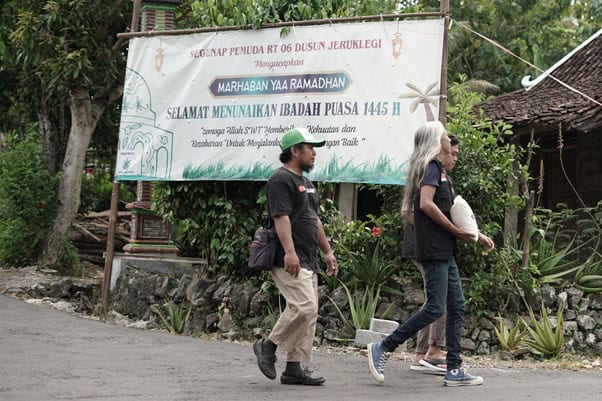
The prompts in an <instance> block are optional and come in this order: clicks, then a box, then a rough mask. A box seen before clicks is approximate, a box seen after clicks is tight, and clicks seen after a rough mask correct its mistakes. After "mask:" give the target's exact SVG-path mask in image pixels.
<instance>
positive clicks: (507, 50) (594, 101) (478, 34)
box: [455, 21, 602, 106]
mask: <svg viewBox="0 0 602 401" xmlns="http://www.w3.org/2000/svg"><path fill="white" fill-rule="evenodd" d="M455 22H456V23H457V24H458V25H460V26H461V27H462V28H464V29H466V30H467V31H470V32H472V33H474V34H475V35H477V36H478V37H480V38H482V39H485V40H486V41H487V42H489V43H491V44H492V45H494V46H495V47H497V48H499V49H500V50H502V51H503V52H505V53H508V54H509V55H511V56H512V57H514V58H517V59H518V60H520V61H522V62H523V63H525V64H527V65H528V66H530V67H532V68H534V69H536V70H537V71H539V72H540V73H542V74H545V71H544V70H542V69H541V68H539V67H538V66H536V65H534V64H532V63H530V62H528V61H527V60H525V59H524V58H522V57H520V56H518V55H516V54H514V53H513V52H512V51H511V50H509V49H507V48H505V47H504V46H502V45H501V44H499V43H498V42H496V41H495V40H493V39H489V38H488V37H487V36H485V35H483V34H480V33H478V32H477V31H475V30H473V29H471V28H470V27H469V26H467V25H466V24H464V23H462V22H458V21H455ZM547 76H548V77H550V78H552V79H553V80H554V81H556V82H558V83H559V84H560V85H562V86H564V87H565V88H567V89H569V90H571V91H573V92H575V93H577V94H578V95H580V96H583V97H584V98H586V99H587V100H589V101H591V102H593V103H595V104H597V105H598V106H602V103H600V102H598V101H597V100H596V99H594V98H592V97H591V96H588V95H586V94H585V93H583V92H581V91H580V90H579V89H576V88H573V87H572V86H570V85H569V84H566V83H564V82H562V81H561V80H560V79H558V78H556V77H555V76H553V75H552V74H547Z"/></svg>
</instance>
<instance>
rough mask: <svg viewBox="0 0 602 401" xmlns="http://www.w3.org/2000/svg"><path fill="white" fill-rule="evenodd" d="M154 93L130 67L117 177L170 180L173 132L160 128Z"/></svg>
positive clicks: (121, 124)
mask: <svg viewBox="0 0 602 401" xmlns="http://www.w3.org/2000/svg"><path fill="white" fill-rule="evenodd" d="M155 124H156V114H155V112H154V111H153V109H152V103H151V92H150V89H149V87H148V85H147V83H146V81H145V80H144V78H143V77H142V76H141V75H140V74H139V73H137V72H136V71H134V70H133V69H131V68H127V72H126V79H125V88H124V90H123V104H122V110H121V123H120V126H119V146H118V160H117V176H119V177H120V178H127V177H128V176H129V177H132V178H144V179H148V178H158V179H168V178H169V177H170V174H171V165H172V161H173V160H172V159H173V132H170V131H166V130H164V129H162V128H159V127H157V126H156V125H155Z"/></svg>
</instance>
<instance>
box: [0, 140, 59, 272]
mask: <svg viewBox="0 0 602 401" xmlns="http://www.w3.org/2000/svg"><path fill="white" fill-rule="evenodd" d="M57 182H58V181H57V178H56V177H51V176H50V175H49V174H48V171H47V169H46V165H45V163H44V162H43V160H42V157H41V148H40V146H39V144H38V143H36V142H33V141H24V142H16V143H11V142H9V144H8V146H7V147H6V148H5V149H4V150H3V151H2V152H0V216H2V219H1V220H0V264H3V265H12V266H24V265H27V264H28V263H31V262H32V261H33V260H35V259H36V258H37V255H38V254H39V251H40V249H41V246H42V241H43V240H44V237H45V235H46V233H47V231H48V229H49V227H50V225H51V224H52V222H53V219H54V216H55V214H56V206H55V203H56V190H57Z"/></svg>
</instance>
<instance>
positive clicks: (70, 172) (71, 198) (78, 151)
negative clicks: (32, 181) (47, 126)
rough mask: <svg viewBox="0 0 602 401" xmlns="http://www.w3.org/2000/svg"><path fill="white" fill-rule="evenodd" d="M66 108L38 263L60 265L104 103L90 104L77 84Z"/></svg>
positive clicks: (77, 206)
mask: <svg viewBox="0 0 602 401" xmlns="http://www.w3.org/2000/svg"><path fill="white" fill-rule="evenodd" d="M69 109H70V111H71V129H70V131H69V139H68V141H67V150H66V152H65V159H64V161H63V168H62V172H63V174H62V176H61V179H60V181H59V191H58V197H57V203H58V205H57V216H56V219H55V221H54V224H53V226H52V227H51V229H50V231H49V232H48V235H47V237H46V241H45V243H44V248H43V251H42V255H41V258H40V260H39V262H40V264H41V265H42V266H48V267H55V268H56V267H60V260H61V256H62V253H63V243H64V240H65V237H66V235H67V232H68V230H69V227H71V224H72V223H73V221H74V220H75V217H76V216H77V211H78V209H79V204H80V194H81V181H82V174H83V171H84V167H85V161H86V151H87V150H88V146H89V145H90V141H91V139H92V133H93V132H94V129H95V128H96V124H97V123H98V119H99V118H100V115H101V114H102V111H103V110H104V106H102V107H101V106H98V105H95V104H93V103H92V101H91V99H90V93H89V91H88V90H87V89H84V88H78V89H75V90H73V91H71V93H70V102H69Z"/></svg>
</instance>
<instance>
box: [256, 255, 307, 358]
mask: <svg viewBox="0 0 602 401" xmlns="http://www.w3.org/2000/svg"><path fill="white" fill-rule="evenodd" d="M272 277H273V278H274V281H275V282H276V287H278V290H279V291H280V293H281V294H282V296H283V297H284V299H286V308H285V309H284V311H283V312H282V314H281V315H280V317H279V318H278V321H277V322H276V324H275V325H274V328H273V329H272V332H271V333H270V335H269V337H268V338H269V339H270V341H272V342H273V343H274V344H277V345H278V347H281V348H283V349H285V350H286V351H287V352H288V354H287V361H288V362H301V363H302V364H304V365H305V366H306V367H309V366H310V365H311V361H312V347H313V341H314V335H315V333H316V321H317V320H318V275H317V274H316V273H314V272H312V271H310V270H307V269H304V268H301V269H300V270H299V275H298V276H297V277H294V276H292V275H290V274H288V273H287V272H286V271H285V270H284V269H283V268H280V267H275V268H273V269H272Z"/></svg>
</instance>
